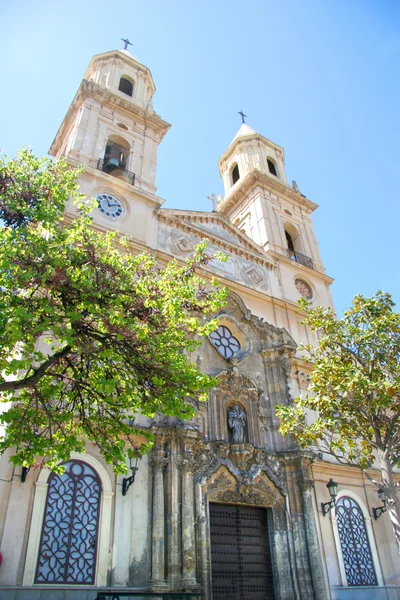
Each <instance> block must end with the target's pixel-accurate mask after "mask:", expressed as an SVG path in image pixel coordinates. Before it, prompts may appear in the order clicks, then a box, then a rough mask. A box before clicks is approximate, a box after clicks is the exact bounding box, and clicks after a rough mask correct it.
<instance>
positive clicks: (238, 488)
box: [206, 467, 283, 506]
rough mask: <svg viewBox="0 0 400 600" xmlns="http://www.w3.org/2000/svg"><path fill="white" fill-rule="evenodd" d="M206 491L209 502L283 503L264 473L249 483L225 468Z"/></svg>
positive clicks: (270, 504)
mask: <svg viewBox="0 0 400 600" xmlns="http://www.w3.org/2000/svg"><path fill="white" fill-rule="evenodd" d="M206 491H207V496H208V499H209V500H212V501H217V502H224V503H226V502H227V503H229V502H230V503H235V504H255V505H258V506H274V505H276V504H277V503H279V502H282V501H283V496H282V494H281V493H280V492H279V491H278V490H277V488H276V487H275V485H274V484H273V483H272V482H271V481H270V480H269V479H268V478H267V476H266V475H265V474H264V473H261V474H258V477H257V478H256V480H255V481H252V482H248V481H243V480H241V479H237V478H235V477H233V475H232V474H231V473H230V472H229V471H228V470H227V468H225V467H221V468H220V470H219V471H218V472H217V474H216V475H214V476H213V478H212V480H211V481H210V483H208V484H207V485H206Z"/></svg>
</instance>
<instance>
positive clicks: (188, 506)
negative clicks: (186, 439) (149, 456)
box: [181, 446, 200, 589]
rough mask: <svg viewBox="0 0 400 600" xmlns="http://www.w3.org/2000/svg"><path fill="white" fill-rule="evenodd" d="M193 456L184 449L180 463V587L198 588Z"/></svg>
mask: <svg viewBox="0 0 400 600" xmlns="http://www.w3.org/2000/svg"><path fill="white" fill-rule="evenodd" d="M193 468H194V455H193V450H192V448H190V447H189V448H188V447H187V446H186V447H185V451H184V455H183V461H182V555H183V556H182V558H183V560H182V584H181V585H182V587H183V588H184V589H196V588H199V587H200V586H199V584H198V583H197V580H196V534H195V528H194V484H193Z"/></svg>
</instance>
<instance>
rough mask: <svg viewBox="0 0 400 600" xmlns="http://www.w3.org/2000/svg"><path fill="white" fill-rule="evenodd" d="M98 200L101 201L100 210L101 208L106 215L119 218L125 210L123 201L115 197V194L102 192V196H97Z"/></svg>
mask: <svg viewBox="0 0 400 600" xmlns="http://www.w3.org/2000/svg"><path fill="white" fill-rule="evenodd" d="M96 200H97V202H98V203H99V210H101V212H102V213H103V214H105V215H106V217H112V218H117V217H120V216H121V215H122V214H123V212H124V207H123V206H122V204H121V202H120V201H119V200H117V199H116V198H114V196H110V195H109V194H100V196H97V198H96Z"/></svg>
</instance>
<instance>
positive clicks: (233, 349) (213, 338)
mask: <svg viewBox="0 0 400 600" xmlns="http://www.w3.org/2000/svg"><path fill="white" fill-rule="evenodd" d="M208 338H209V340H210V342H211V344H212V345H213V346H214V348H215V349H216V350H217V352H218V353H219V354H220V355H221V356H223V357H224V358H226V360H229V359H230V358H232V356H234V355H235V354H236V353H237V352H239V350H240V342H239V340H238V339H237V338H235V337H234V336H233V335H232V332H231V331H230V330H229V329H228V327H226V326H225V325H220V326H219V327H218V329H217V330H216V331H213V332H212V333H210V335H209V336H208Z"/></svg>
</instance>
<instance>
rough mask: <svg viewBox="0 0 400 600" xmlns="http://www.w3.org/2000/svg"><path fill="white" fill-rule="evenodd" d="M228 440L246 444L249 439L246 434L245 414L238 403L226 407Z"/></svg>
mask: <svg viewBox="0 0 400 600" xmlns="http://www.w3.org/2000/svg"><path fill="white" fill-rule="evenodd" d="M227 417H228V432H229V441H230V442H232V443H233V444H246V443H247V442H248V441H249V438H248V435H247V415H246V412H245V411H244V409H243V408H242V407H241V406H240V404H235V405H233V406H232V405H231V406H228V407H227Z"/></svg>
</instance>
